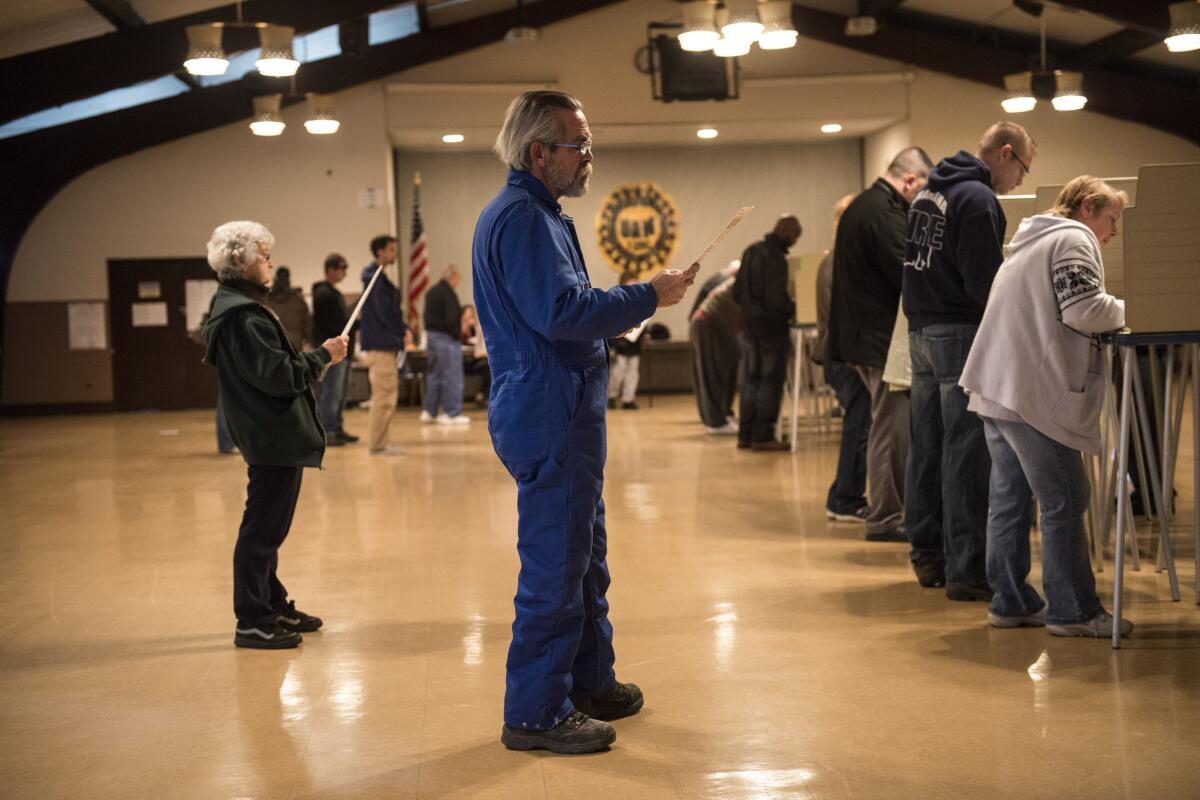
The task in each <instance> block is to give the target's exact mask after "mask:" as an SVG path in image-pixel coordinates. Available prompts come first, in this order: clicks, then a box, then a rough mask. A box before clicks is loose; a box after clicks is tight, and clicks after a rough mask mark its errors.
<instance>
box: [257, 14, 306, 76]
mask: <svg viewBox="0 0 1200 800" xmlns="http://www.w3.org/2000/svg"><path fill="white" fill-rule="evenodd" d="M295 34H296V29H295V28H293V27H292V26H290V25H272V24H270V23H266V24H263V25H262V26H260V27H259V29H258V40H259V43H260V45H261V46H262V52H261V53H260V54H259V57H258V60H257V61H255V62H254V66H256V67H258V71H259V72H260V73H261V74H263V75H266V76H267V77H269V78H287V77H290V76H292V75H295V74H296V70H298V69H300V62H299V61H297V60H296V57H295V56H294V55H292V38H293V37H294V36H295Z"/></svg>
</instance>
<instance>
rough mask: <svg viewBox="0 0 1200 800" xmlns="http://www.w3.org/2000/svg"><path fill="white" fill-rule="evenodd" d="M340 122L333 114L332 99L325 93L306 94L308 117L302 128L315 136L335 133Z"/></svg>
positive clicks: (340, 124) (340, 125)
mask: <svg viewBox="0 0 1200 800" xmlns="http://www.w3.org/2000/svg"><path fill="white" fill-rule="evenodd" d="M340 127H342V123H341V122H339V121H338V119H337V117H335V116H334V114H333V100H332V98H330V96H329V95H327V94H310V95H308V119H306V120H305V121H304V130H306V131H308V132H309V133H312V134H316V135H317V136H327V135H329V134H331V133H337V132H338V128H340Z"/></svg>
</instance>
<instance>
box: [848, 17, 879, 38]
mask: <svg viewBox="0 0 1200 800" xmlns="http://www.w3.org/2000/svg"><path fill="white" fill-rule="evenodd" d="M878 30H879V20H877V19H875V18H874V17H850V18H848V19H847V20H846V35H847V36H874V35H875V32H876V31H878Z"/></svg>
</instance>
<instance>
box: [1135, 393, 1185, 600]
mask: <svg viewBox="0 0 1200 800" xmlns="http://www.w3.org/2000/svg"><path fill="white" fill-rule="evenodd" d="M1133 392H1134V398H1135V400H1134V406H1135V407H1136V408H1137V414H1138V421H1139V422H1140V423H1141V429H1142V440H1143V442H1144V444H1145V447H1146V460H1147V462H1148V464H1147V466H1148V467H1150V468H1149V469H1147V472H1149V473H1150V484H1151V486H1152V487H1153V489H1154V495H1153V496H1154V498H1155V502H1157V504H1158V510H1159V514H1158V538H1159V545H1160V546H1161V547H1162V549H1163V557H1164V558H1165V560H1166V565H1167V579H1168V581H1169V582H1170V584H1171V599H1172V600H1173V601H1175V602H1178V601H1179V576H1177V575H1176V574H1175V558H1174V556H1172V555H1171V533H1170V530H1169V529H1168V527H1167V515H1166V514H1164V513H1162V511H1163V508H1165V506H1163V487H1162V483H1161V482H1160V481H1159V473H1158V471H1157V470H1155V469H1153V468H1152V465H1153V464H1155V463H1157V461H1158V458H1157V455H1156V451H1155V449H1154V438H1153V436H1152V435H1151V433H1150V421H1149V417H1148V415H1147V414H1146V392H1145V390H1144V389H1143V388H1142V376H1141V375H1139V374H1138V373H1136V372H1135V373H1134V374H1133Z"/></svg>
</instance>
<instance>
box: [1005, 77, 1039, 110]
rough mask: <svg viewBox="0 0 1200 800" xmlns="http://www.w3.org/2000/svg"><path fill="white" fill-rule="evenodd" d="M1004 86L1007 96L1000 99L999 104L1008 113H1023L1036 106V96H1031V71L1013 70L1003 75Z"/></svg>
mask: <svg viewBox="0 0 1200 800" xmlns="http://www.w3.org/2000/svg"><path fill="white" fill-rule="evenodd" d="M1004 88H1005V90H1007V91H1008V97H1007V98H1005V99H1004V100H1001V101H1000V105H1001V106H1002V107H1003V108H1004V110H1005V112H1007V113H1009V114H1024V113H1025V112H1026V111H1033V109H1034V108H1035V107H1036V106H1037V98H1036V97H1034V96H1033V73H1032V72H1028V71H1026V72H1014V73H1013V74H1011V75H1005V76H1004Z"/></svg>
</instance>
